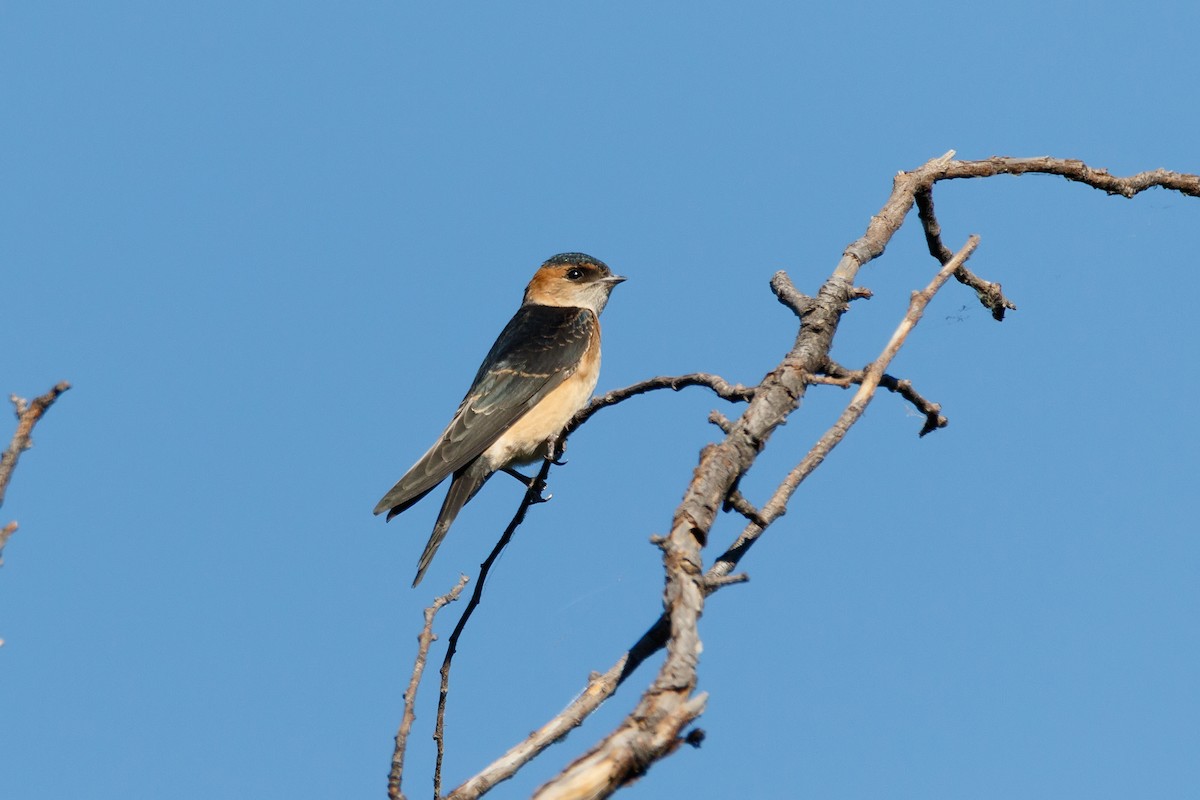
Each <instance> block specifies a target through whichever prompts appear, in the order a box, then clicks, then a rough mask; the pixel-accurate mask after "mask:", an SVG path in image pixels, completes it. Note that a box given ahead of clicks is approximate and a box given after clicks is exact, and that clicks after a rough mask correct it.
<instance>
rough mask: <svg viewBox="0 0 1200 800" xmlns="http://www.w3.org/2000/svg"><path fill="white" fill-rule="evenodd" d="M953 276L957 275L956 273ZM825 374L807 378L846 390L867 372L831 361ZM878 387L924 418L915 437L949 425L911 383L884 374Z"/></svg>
mask: <svg viewBox="0 0 1200 800" xmlns="http://www.w3.org/2000/svg"><path fill="white" fill-rule="evenodd" d="M954 274H955V275H958V272H955V273H954ZM825 373H826V375H828V376H829V377H828V378H825V379H822V378H821V376H819V375H813V376H810V377H809V381H810V382H812V383H829V384H832V385H834V386H841V387H843V388H846V387H850V386H854V385H856V384H861V383H862V382H863V380H864V379H865V378H866V374H867V371H866V370H862V369H858V370H850V369H846V368H845V367H843V366H842V365H841V364H838V363H837V362H835V361H832V360H831V361H830V362H829V363H828V364H827V365H826V367H825ZM879 386H880V387H881V388H883V389H887V390H888V391H889V392H895V393H896V394H898V395H900V396H901V397H903V398H904V399H905V400H907V401H908V402H910V403H912V405H913V407H914V408H916V409H917V411H919V412H921V414H922V416H924V417H925V424H924V425H923V426H921V430H920V431H918V433H917V436H924V435H925V434H927V433H931V432H933V431H935V430H937V429H938V428H944V427H946V426H947V425H949V424H950V420H948V419H946V418H945V417H944V416H942V407H941V406H940V405H939V404H937V403H934V402H932V401H930V400H927V399H925V398H924V397H922V396H921V394H920V393H919V392H918V391H917V390H916V389H914V388H913V385H912V381H910V380H902V379H898V378H894V377H892V376H891V375H888V374H887V373H886V372H885V373H884V374H883V375H881V376H880V378H879Z"/></svg>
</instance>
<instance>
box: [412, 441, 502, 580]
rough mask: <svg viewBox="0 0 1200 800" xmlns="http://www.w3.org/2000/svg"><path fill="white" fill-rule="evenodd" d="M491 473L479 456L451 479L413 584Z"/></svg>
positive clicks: (422, 573) (418, 564)
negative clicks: (461, 512) (463, 509)
mask: <svg viewBox="0 0 1200 800" xmlns="http://www.w3.org/2000/svg"><path fill="white" fill-rule="evenodd" d="M491 474H492V468H491V467H490V466H489V465H488V464H487V463H486V459H484V458H477V459H475V460H474V461H472V462H471V463H470V464H468V465H467V466H465V467H463V468H462V469H461V470H459V471H458V472H456V473H454V479H453V480H451V481H450V491H448V492H447V493H446V499H445V500H444V501H443V502H442V510H441V511H440V512H438V519H437V524H435V525H434V526H433V533H431V534H430V535H429V541H428V542H427V543H426V545H425V552H423V553H421V560H420V561H418V562H417V577H416V578H414V579H413V584H412V585H413V586H416V585H417V584H418V583H420V582H421V578H423V577H425V570H427V569H429V563H430V562H431V561H433V555H434V553H436V552H437V550H438V547H440V546H441V544H442V540H443V539H445V538H446V534H447V533H449V532H450V526H451V525H453V524H454V518H455V517H457V516H458V512H459V511H462V507H463V506H465V505H466V504H467V501H468V500H470V499H471V498H472V497H474V496H475V493H476V492H478V491H479V487H481V486H483V483H484V481H486V480H487V479H488V478H489V477H491Z"/></svg>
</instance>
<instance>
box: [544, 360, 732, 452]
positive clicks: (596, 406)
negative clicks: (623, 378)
mask: <svg viewBox="0 0 1200 800" xmlns="http://www.w3.org/2000/svg"><path fill="white" fill-rule="evenodd" d="M689 386H704V387H707V388H709V389H711V390H712V392H713V394H715V395H716V396H717V397H720V398H721V399H722V400H728V401H730V402H745V401H747V400H750V399H751V398H753V397H754V389H752V388H749V387H746V386H742V385H741V384H740V383H730V382H729V381H727V380H725V379H724V378H722V377H721V376H720V375H710V374H709V373H707V372H692V373H689V374H687V375H674V376H669V375H658V376H656V377H653V378H648V379H646V380H644V381H639V382H638V383H635V384H633V385H631V386H626V387H625V388H623V389H613V390H612V391H610V392H607V393H605V394H602V395H600V396H599V397H593V398H592V401H591V402H590V403H588V404H587V405H586V406H584V408H583V410H581V411H580V412H579V413H578V414H576V415H575V418H574V419H572V420H571V421H570V422H569V423H567V427H566V428H565V429H564V430H563V433H562V436H563V438H565V437H566V436H567V435H568V434H570V433H572V432H573V431H575V430H576V429H578V428H579V426H580V425H582V424H583V423H585V422H587V421H588V420H589V419H591V417H592V415H594V414H595V413H596V412H597V411H599V410H600V409H602V408H608V407H609V406H615V405H616V404H617V403H620V402H623V401H625V400H628V399H629V398H631V397H636V396H637V395H639V394H646V393H647V392H653V391H657V390H659V389H670V390H671V391H674V392H678V391H680V390H682V389H686V388H687V387H689Z"/></svg>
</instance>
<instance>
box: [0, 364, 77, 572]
mask: <svg viewBox="0 0 1200 800" xmlns="http://www.w3.org/2000/svg"><path fill="white" fill-rule="evenodd" d="M70 388H71V384H69V383H67V382H66V381H61V382H60V383H59V384H58V385H56V386H55V387H54V388H53V389H51V390H50V391H48V392H46V393H45V394H44V395H42V396H40V397H35V398H34V399H33V402H30V401H28V400H25V399H24V398H21V397H17V396H16V395H15V394H14V395H10V396H9V399H10V400H11V401H12V404H13V406H14V407H15V408H16V412H17V430H16V431H15V432H14V433H13V437H12V441H11V442H10V443H9V445H8V449H6V450H5V451H4V452H3V453H0V506H3V505H4V495H5V494H6V493H7V492H8V483H9V481H11V480H12V474H13V470H14V469H16V466H17V461H18V460H19V459H20V458H21V453H22V452H24V451H26V450H28V449H29V448H30V447H32V446H33V426H35V425H37V423H38V420H40V419H41V418H42V415H43V414H45V413H46V411H47V410H48V409H49V408H50V406H52V405H54V401H55V400H57V399H58V396H59V395H61V394H62V393H63V392H65V391H67V390H68V389H70ZM16 532H17V523H16V522H15V521H14V522H9V523H8V524H7V525H5V526H4V527H3V528H0V565H3V564H4V559H3V557H2V556H3V553H4V545H6V544H8V540H9V537H11V536H12V535H13V534H14V533H16Z"/></svg>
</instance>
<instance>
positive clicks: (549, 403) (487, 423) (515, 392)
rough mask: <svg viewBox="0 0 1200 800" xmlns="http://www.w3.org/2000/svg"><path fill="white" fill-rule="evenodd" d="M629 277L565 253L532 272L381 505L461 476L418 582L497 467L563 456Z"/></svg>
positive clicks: (379, 508) (399, 507) (406, 502)
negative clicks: (440, 424) (564, 434)
mask: <svg viewBox="0 0 1200 800" xmlns="http://www.w3.org/2000/svg"><path fill="white" fill-rule="evenodd" d="M623 280H625V278H623V277H622V276H620V275H613V274H612V271H611V270H610V269H609V268H608V267H607V266H606V265H605V264H604V263H603V262H601V261H597V260H596V259H594V258H592V257H591V256H587V255H584V254H583V253H562V254H560V255H557V256H554V257H553V258H551V259H550V260H549V261H547V262H546V263H544V264H542V266H541V267H540V268H538V271H537V272H536V273H535V274H534V276H533V279H532V280H531V281H529V286H527V287H526V289H525V298H524V300H523V301H522V302H521V307H520V308H519V309H517V313H516V314H515V315H514V316H513V318H512V319H511V320H509V323H508V325H506V326H505V327H504V330H503V331H501V333H500V336H499V338H497V339H496V343H495V344H493V345H492V349H491V350H489V351H488V354H487V357H486V358H484V360H483V364H482V365H481V366H480V367H479V372H478V373H476V375H475V380H474V382H473V383H472V384H471V388H470V389H468V390H467V396H466V397H464V398H463V401H462V404H461V405H459V407H458V411H456V412H455V414H454V418H453V419H452V420H450V424H449V425H447V426H446V430H445V431H444V432H443V433H442V435H441V436H440V437H438V440H437V441H436V442H435V443H434V445H433V447H431V448H429V451H428V452H427V453H425V455H423V456H421V458H420V459H419V460H418V461H417V463H416V464H413V466H412V468H411V469H409V470H408V472H407V473H405V475H404V477H403V478H401V479H400V481H399V482H398V483H397V484H396V485H395V486H393V487H392V489H391V491H390V492H388V493H387V494H385V495H384V496H383V499H382V500H380V501H379V504H378V505H376V506H375V513H376V514H382V513H383V512H384V511H386V512H388V515H387V518H388V520H391V518H392V517H394V516H396V515H397V514H399V513H400V512H402V511H404V510H406V509H408V508H409V507H411V506H412V505H413V504H414V503H416V502H417V501H418V500H420V499H421V498H422V497H424V496H425V495H427V494H429V492H431V491H432V490H433V488H434V487H435V486H437V485H438V484H439V483H441V482H442V481H443V480H445V478H446V477H447V476H450V475H452V476H453V478H452V479H451V481H450V491H449V492H447V493H446V499H445V500H444V501H443V502H442V510H441V512H440V513H439V514H438V519H437V524H435V525H434V526H433V533H432V534H431V535H430V536H429V543H428V544H426V545H425V552H423V553H421V560H420V561H419V562H418V564H417V577H416V578H415V579H414V580H413V586H416V585H417V584H418V583H420V582H421V578H422V577H423V576H424V575H425V570H426V569H428V568H429V562H430V561H432V560H433V554H434V553H436V552H437V549H438V546H439V545H440V544H441V543H442V540H443V539H445V538H446V533H447V532H449V530H450V525H451V524H453V522H454V518H455V517H457V516H458V512H459V511H461V510H462V507H463V506H464V505H466V504H467V501H469V500H470V499H471V498H472V497H474V496H475V493H476V492H478V491H479V489H480V487H481V486H483V484H484V481H486V480H487V479H488V478H490V477H491V476H492V473H494V472H496V471H497V470H504V471H506V472H508V471H512V469H513V467H514V466H516V465H520V464H529V463H532V462H534V461H536V460H538V459H540V458H546V457H551V458H552V457H553V456H554V448H555V443H556V439H557V437H558V434H559V433H560V432H561V431H562V429H563V427H564V426H566V424H567V422H569V421H570V420H571V418H572V417H573V416H575V413H576V412H577V411H579V410H580V409H581V408H583V407H584V405H585V404H586V403H587V402H588V400H589V399H590V398H591V396H592V391H593V390H594V389H595V388H596V380H597V378H598V377H599V376H600V312H601V311H603V310H604V306H605V304H606V303H607V302H608V296H609V294H610V293H611V292H612V290H613V287H615V286H616V285H617V284H618V283H620V282H621V281H623ZM513 474H516V473H515V472H514V473H513ZM518 477H520V476H519V475H518Z"/></svg>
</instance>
